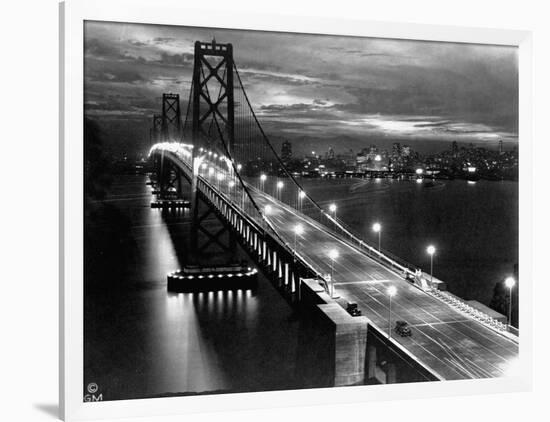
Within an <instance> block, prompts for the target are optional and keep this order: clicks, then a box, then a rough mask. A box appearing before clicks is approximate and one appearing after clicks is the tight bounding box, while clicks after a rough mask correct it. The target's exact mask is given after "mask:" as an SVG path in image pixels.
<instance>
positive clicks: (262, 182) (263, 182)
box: [260, 174, 267, 191]
mask: <svg viewBox="0 0 550 422" xmlns="http://www.w3.org/2000/svg"><path fill="white" fill-rule="evenodd" d="M266 179H267V176H266V175H265V174H261V175H260V189H261V190H262V191H263V190H264V184H265V180H266Z"/></svg>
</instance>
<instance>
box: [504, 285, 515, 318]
mask: <svg viewBox="0 0 550 422" xmlns="http://www.w3.org/2000/svg"><path fill="white" fill-rule="evenodd" d="M504 284H505V285H506V287H508V291H509V295H508V298H509V299H508V300H509V301H508V326H509V327H511V326H512V288H513V287H514V286H515V285H516V280H515V279H514V277H507V278H506V280H504Z"/></svg>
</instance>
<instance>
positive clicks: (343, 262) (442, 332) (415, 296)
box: [184, 164, 519, 380]
mask: <svg viewBox="0 0 550 422" xmlns="http://www.w3.org/2000/svg"><path fill="white" fill-rule="evenodd" d="M184 166H185V167H186V169H187V171H189V167H188V165H187V164H184ZM213 185H214V184H213ZM249 191H250V193H251V195H252V196H253V198H254V200H255V201H256V203H257V204H258V205H259V206H260V207H265V206H266V205H268V204H269V205H270V206H271V211H270V215H269V217H268V218H269V220H270V222H271V223H272V224H273V226H274V228H275V229H276V231H277V232H278V234H279V235H280V236H281V237H282V238H283V239H284V240H286V241H287V242H288V244H289V245H293V244H294V231H293V228H294V227H295V225H296V224H298V223H300V224H302V225H303V227H304V233H303V234H302V235H299V236H297V239H296V240H297V242H296V245H297V247H296V249H297V251H298V253H299V254H300V255H301V256H302V257H303V258H304V259H305V260H307V261H308V263H309V264H311V265H312V266H313V267H314V268H315V269H316V270H318V271H319V272H321V273H325V274H326V273H330V259H329V258H328V252H329V251H330V250H331V249H337V250H338V252H339V257H338V259H337V260H336V261H335V263H334V280H335V293H336V294H337V295H339V296H341V297H342V298H343V299H346V300H347V301H350V302H357V304H358V306H359V308H360V309H361V310H362V312H363V315H365V316H366V317H367V318H369V319H370V320H371V321H372V323H373V324H374V325H375V326H376V327H377V328H378V329H379V330H380V331H382V332H387V330H388V326H389V297H388V295H387V293H386V289H387V287H388V286H389V285H390V284H391V285H393V286H395V287H396V288H397V294H396V295H395V296H394V297H393V299H392V307H391V310H392V321H396V320H405V321H407V322H408V323H409V324H410V326H411V328H412V330H413V334H412V336H411V337H400V336H396V335H393V334H392V338H393V339H394V341H396V342H398V343H399V344H400V345H401V346H402V347H403V348H404V349H406V350H407V351H408V352H409V353H410V354H411V355H412V356H413V357H414V358H415V359H416V360H417V361H418V362H419V363H420V364H422V365H423V366H425V367H427V368H428V369H430V370H431V371H433V372H435V373H436V375H439V377H441V378H443V379H448V380H456V379H471V378H489V377H501V376H505V375H507V374H510V372H511V371H512V370H513V369H514V367H515V364H516V361H517V358H518V353H519V347H518V343H517V342H515V341H513V340H511V339H509V338H507V337H505V336H504V335H502V334H500V333H498V332H496V331H494V330H492V329H490V328H488V327H486V326H485V325H483V324H482V323H480V322H478V321H476V320H475V319H474V318H472V317H470V316H468V315H466V314H462V313H461V312H459V311H457V310H455V309H454V308H452V307H451V306H449V305H447V304H446V303H444V302H442V301H441V300H439V299H437V298H435V297H433V296H432V295H430V294H428V293H426V292H424V291H423V290H421V289H419V288H418V287H416V286H414V285H412V284H410V283H409V282H407V281H405V280H404V279H403V278H402V277H400V276H399V275H398V274H396V273H395V272H393V271H391V270H389V269H388V268H386V267H384V266H383V265H381V264H380V263H378V262H376V261H374V260H373V259H371V258H369V257H368V256H366V255H365V254H364V253H363V252H361V251H359V250H357V249H356V248H355V247H353V246H352V245H350V244H348V243H347V242H345V241H343V240H342V239H340V238H338V237H336V236H334V235H333V234H331V233H330V232H329V231H328V230H327V229H326V228H325V227H324V226H322V225H320V224H319V223H317V222H316V221H315V220H312V219H310V218H308V217H307V216H305V215H303V214H301V213H299V212H297V211H296V210H295V209H293V208H291V207H289V206H287V205H286V204H284V203H282V202H280V201H278V200H276V199H275V198H273V197H272V196H270V195H268V194H266V193H264V192H261V191H259V190H257V189H254V188H250V189H249ZM224 195H225V196H226V197H228V198H229V199H232V200H233V201H234V203H237V204H238V203H239V202H240V196H239V197H235V198H230V195H229V192H227V191H225V192H224Z"/></svg>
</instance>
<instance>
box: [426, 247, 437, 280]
mask: <svg viewBox="0 0 550 422" xmlns="http://www.w3.org/2000/svg"><path fill="white" fill-rule="evenodd" d="M426 252H428V255H430V283H433V281H434V253H435V246H433V245H430V246H428V248H427V249H426Z"/></svg>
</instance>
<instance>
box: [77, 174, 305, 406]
mask: <svg viewBox="0 0 550 422" xmlns="http://www.w3.org/2000/svg"><path fill="white" fill-rule="evenodd" d="M145 182H146V179H145V177H142V176H120V177H118V178H117V179H116V180H115V183H114V185H113V186H112V189H111V192H110V194H109V195H108V197H107V198H106V200H105V201H102V202H95V203H91V204H90V206H89V207H88V209H89V213H88V217H87V218H86V221H87V226H86V239H87V240H86V266H85V275H86V276H85V308H84V311H85V336H84V346H85V353H84V360H85V369H84V387H86V385H87V384H88V383H91V382H94V383H96V384H98V386H99V392H98V393H102V394H103V399H104V400H119V399H131V398H143V397H154V396H160V395H170V394H182V393H187V394H189V393H201V392H202V393H204V392H212V391H214V392H221V391H224V392H227V391H259V390H274V389H289V388H296V387H297V386H299V384H298V381H297V379H296V375H295V374H296V366H297V360H298V351H297V347H298V340H299V335H298V328H299V327H298V325H299V323H298V321H297V319H296V317H295V315H294V313H293V310H292V309H291V308H290V307H289V306H288V304H287V303H286V302H285V301H284V300H283V299H282V297H281V296H280V295H279V293H278V292H277V291H276V290H275V289H274V288H273V287H271V285H270V284H269V282H268V281H267V280H265V279H263V278H262V279H261V280H260V282H259V286H258V289H257V291H254V292H252V291H235V292H225V293H222V292H211V293H202V294H172V293H168V292H167V290H166V274H167V273H168V272H170V271H172V270H174V269H177V268H180V261H181V260H182V256H181V249H184V248H183V246H184V242H185V237H186V233H187V228H188V223H187V218H186V213H188V211H185V212H180V213H179V214H175V215H171V216H168V217H167V216H164V217H163V215H162V212H161V211H160V210H158V209H151V208H150V201H151V194H150V190H151V189H150V187H148V186H146V185H145ZM243 254H244V253H243V252H241V255H243ZM243 256H244V255H243Z"/></svg>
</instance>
